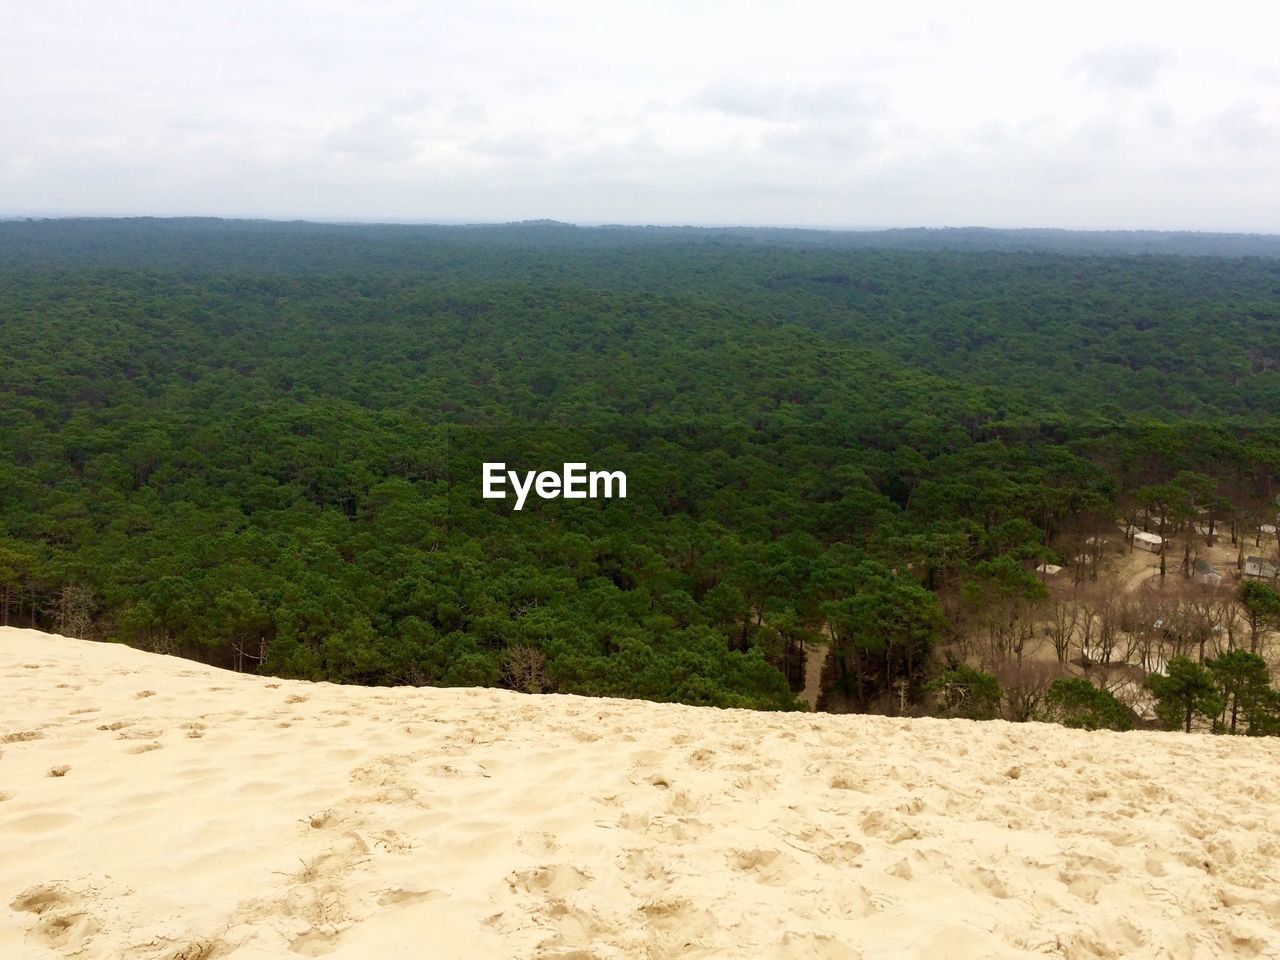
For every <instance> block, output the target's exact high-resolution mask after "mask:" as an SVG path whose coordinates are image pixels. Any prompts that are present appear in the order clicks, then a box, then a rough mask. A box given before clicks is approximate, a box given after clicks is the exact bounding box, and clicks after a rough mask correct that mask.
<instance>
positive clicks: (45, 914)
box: [0, 629, 1280, 960]
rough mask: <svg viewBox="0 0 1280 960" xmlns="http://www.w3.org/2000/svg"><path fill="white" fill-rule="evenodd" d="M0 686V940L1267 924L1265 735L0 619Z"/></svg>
mask: <svg viewBox="0 0 1280 960" xmlns="http://www.w3.org/2000/svg"><path fill="white" fill-rule="evenodd" d="M0 690H3V697H2V698H0V738H3V740H4V742H3V743H0V751H3V755H2V756H0V792H2V793H3V795H4V797H5V799H4V800H3V801H0V958H3V960H19V958H26V957H81V958H86V960H91V958H112V960H115V958H129V960H150V958H173V957H185V958H194V957H203V958H219V960H221V958H227V960H231V958H254V957H258V958H262V957H291V956H299V955H301V956H320V955H328V956H331V957H334V958H362V960H364V958H368V960H379V958H384V957H404V958H451V957H458V958H464V957H465V958H489V957H492V958H509V957H560V958H579V960H587V958H600V960H604V958H610V957H641V958H662V957H741V958H852V957H866V958H873V957H874V958H886V960H889V958H892V960H900V958H909V957H929V958H945V957H955V958H986V957H1043V956H1046V955H1048V956H1065V957H1112V956H1116V957H1152V958H1155V957H1175V958H1176V957H1186V958H1192V957H1194V958H1201V957H1214V956H1241V957H1247V956H1264V957H1276V956H1280V933H1277V932H1276V930H1277V927H1280V883H1278V881H1280V777H1278V776H1277V774H1278V773H1280V743H1278V742H1276V741H1261V740H1255V741H1250V740H1245V739H1243V738H1238V739H1230V740H1229V739H1225V738H1217V739H1214V738H1209V737H1199V736H1195V737H1187V736H1181V735H1166V734H1127V735H1115V734H1085V733H1076V732H1071V731H1067V730H1064V729H1061V728H1057V727H1050V726H1042V725H1036V724H1029V725H1024V726H1014V725H1008V724H1004V723H987V724H974V723H967V722H943V721H929V720H924V721H919V720H918V721H898V720H890V719H885V718H869V717H831V716H818V717H810V716H805V715H794V714H793V715H786V716H784V715H766V714H753V713H747V712H741V711H713V710H697V709H692V708H687V707H678V706H662V705H655V704H648V703H635V702H624V701H616V700H608V701H605V700H588V699H582V698H578V697H556V696H545V697H524V696H518V695H515V694H509V693H503V692H497V691H490V690H432V689H408V688H406V689H361V688H354V687H336V686H330V685H327V684H308V683H298V682H277V681H273V680H270V679H265V678H255V677H245V676H237V675H234V674H230V673H225V672H222V671H218V670H212V669H207V668H204V667H201V666H198V665H196V664H192V663H189V662H186V661H182V660H176V659H170V658H165V657H157V656H153V655H149V654H145V653H140V652H137V651H134V650H130V649H127V648H124V647H119V646H108V645H102V644H91V643H84V642H80V641H76V640H67V639H63V638H59V637H53V636H48V635H45V634H40V633H35V632H31V631H21V630H11V629H5V630H0ZM52 771H61V772H62V775H61V776H51V775H50V773H51V772H52Z"/></svg>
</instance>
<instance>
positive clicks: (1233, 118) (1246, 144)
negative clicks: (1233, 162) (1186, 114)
mask: <svg viewBox="0 0 1280 960" xmlns="http://www.w3.org/2000/svg"><path fill="white" fill-rule="evenodd" d="M1209 128H1210V130H1211V131H1212V132H1213V135H1214V137H1215V138H1216V139H1217V140H1218V141H1219V142H1221V143H1223V144H1225V145H1226V146H1228V147H1233V148H1235V149H1240V150H1257V149H1258V148H1260V147H1265V146H1268V145H1269V144H1271V143H1272V142H1273V141H1274V140H1275V139H1276V130H1275V127H1273V126H1272V125H1271V124H1269V123H1267V122H1266V121H1265V120H1264V119H1263V118H1262V116H1261V110H1259V108H1258V105H1257V104H1256V103H1254V102H1252V101H1247V102H1246V101H1238V102H1236V103H1233V104H1231V106H1229V107H1227V108H1226V109H1225V110H1223V111H1221V112H1220V113H1218V114H1217V115H1216V116H1214V117H1212V118H1210V120H1209Z"/></svg>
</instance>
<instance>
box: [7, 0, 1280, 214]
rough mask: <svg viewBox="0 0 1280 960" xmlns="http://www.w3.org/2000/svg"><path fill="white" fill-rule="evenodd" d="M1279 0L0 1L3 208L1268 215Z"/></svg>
mask: <svg viewBox="0 0 1280 960" xmlns="http://www.w3.org/2000/svg"><path fill="white" fill-rule="evenodd" d="M1278 37H1280V4H1277V3H1274V2H1262V0H1251V2H1239V0H1217V2H1214V3H1207V4H1206V3H1196V4H1189V3H1182V2H1179V0H1165V2H1162V3H1148V2H1134V0H1109V2H1105V3H1103V2H1092V0H1085V2H1078V0H1077V2H1071V3H1065V2H1061V3H1057V4H1052V3H1039V2H1034V0H1020V2H1016V3H1003V2H972V3H967V2H915V3H912V2H904V0H899V2H897V3H885V2H882V3H876V4H870V3H857V2H849V0H845V2H837V3H814V2H805V0H788V2H785V3H783V2H780V0H773V2H752V0H735V2H728V0H725V2H710V0H678V2H671V3H668V2H653V0H647V2H644V3H634V4H624V3H616V4H611V3H608V2H600V0H590V2H581V3H579V2H559V0H538V2H536V3H534V2H529V3H494V2H488V0H468V2H461V3H452V2H407V0H404V2H402V0H358V2H357V0H352V2H347V0H310V2H302V0H200V2H196V0H147V2H142V0H83V2H69V0H0V214H3V215H11V214H21V215H31V214H36V215H66V214H100V215H124V214H154V215H178V214H212V215H220V216H254V217H273V218H294V217H300V218H310V219H337V220H416V221H459V220H463V221H492V220H518V219H525V218H535V217H552V218H556V219H561V220H569V221H574V222H579V223H600V222H622V223H698V224H779V225H809V226H833V227H838V226H850V227H858V226H944V225H953V226H956V225H984V226H1055V227H1075V228H1151V229H1196V230H1238V231H1255V232H1280V45H1278V41H1277V38H1278Z"/></svg>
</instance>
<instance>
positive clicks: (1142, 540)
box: [1133, 530, 1164, 553]
mask: <svg viewBox="0 0 1280 960" xmlns="http://www.w3.org/2000/svg"><path fill="white" fill-rule="evenodd" d="M1133 545H1134V546H1135V547H1137V548H1138V549H1139V550H1146V551H1147V552H1149V553H1159V552H1160V551H1161V550H1163V549H1164V537H1162V536H1160V535H1159V534H1158V533H1147V532H1146V531H1145V530H1137V531H1135V532H1134V534H1133Z"/></svg>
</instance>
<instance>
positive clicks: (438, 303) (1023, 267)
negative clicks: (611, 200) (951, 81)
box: [0, 220, 1280, 722]
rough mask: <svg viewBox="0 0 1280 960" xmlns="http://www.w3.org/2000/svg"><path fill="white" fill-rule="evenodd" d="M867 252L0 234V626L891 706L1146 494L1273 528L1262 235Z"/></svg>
mask: <svg viewBox="0 0 1280 960" xmlns="http://www.w3.org/2000/svg"><path fill="white" fill-rule="evenodd" d="M895 233H898V232H895ZM905 233H910V232H909V231H907V232H905ZM849 236H853V237H857V235H831V236H827V237H823V236H821V235H820V236H819V237H818V238H814V237H813V236H810V235H809V234H807V233H805V232H802V231H801V232H795V233H791V232H788V231H756V232H753V231H696V230H683V229H672V230H665V231H663V230H641V229H626V228H612V229H601V230H595V231H593V230H584V229H578V228H572V227H568V226H565V225H557V224H549V223H539V224H522V225H510V226H505V227H483V228H462V227H458V228H442V227H420V228H417V227H371V226H370V227H366V226H350V227H340V226H321V225H314V224H269V223H247V222H220V221H148V220H138V221H50V222H30V223H24V222H11V223H4V224H0V330H2V331H3V350H2V351H0V601H2V603H0V614H2V615H3V620H4V622H8V623H22V624H26V623H33V624H37V625H42V626H61V627H64V628H65V627H66V625H67V624H68V623H72V622H74V623H75V624H76V626H77V629H79V630H81V631H82V632H84V633H86V634H92V635H94V636H100V637H103V638H107V639H114V640H120V641H124V642H128V643H132V644H136V645H139V646H142V647H144V648H147V649H153V650H162V651H166V652H174V653H181V654H183V655H186V656H192V657H197V658H200V659H203V660H207V661H209V662H212V663H217V664H220V665H224V666H229V667H234V668H236V669H246V670H248V669H256V670H262V671H265V672H270V673H275V674H279V675H283V676H293V677H304V678H314V679H330V680H338V681H346V682H356V683H431V684H449V685H459V684H462V685H470V684H501V685H506V686H511V687H515V688H517V689H530V690H532V689H537V690H544V691H559V692H565V693H585V694H600V695H617V696H633V697H646V698H650V699H655V700H676V701H683V702H687V703H697V704H713V705H719V706H745V707H757V708H770V709H789V708H795V707H797V706H798V704H797V701H796V699H795V696H794V693H793V689H794V687H795V686H796V678H797V676H798V671H799V670H800V667H801V662H802V659H803V645H802V644H803V641H804V640H805V639H808V638H811V637H814V636H816V635H818V634H819V633H824V634H826V635H829V636H830V638H831V642H832V643H833V644H834V646H835V652H836V654H837V657H838V662H839V664H840V678H841V682H842V683H843V684H844V687H845V689H846V692H847V693H848V695H849V696H850V697H851V698H853V699H854V700H855V701H856V704H857V705H858V706H859V707H860V708H863V709H871V708H873V707H875V706H876V705H877V704H879V705H880V706H881V707H884V708H886V709H889V707H885V706H884V705H885V704H889V703H892V702H893V701H894V699H895V698H896V702H897V703H898V704H899V705H901V704H904V703H909V702H916V701H918V700H919V699H920V698H921V697H922V696H923V695H924V693H925V691H926V689H927V687H928V685H929V684H930V681H931V676H932V675H931V673H930V671H931V670H934V672H936V667H937V665H936V663H934V661H935V660H936V657H934V656H933V654H934V651H935V649H936V647H937V646H938V645H939V644H941V643H943V642H945V641H946V639H947V636H948V631H949V630H950V629H951V628H950V626H949V623H948V618H947V616H946V615H945V612H944V606H946V605H945V604H944V603H943V602H942V601H943V600H945V599H946V598H948V597H952V598H955V602H956V603H961V604H971V605H972V604H976V605H982V604H989V603H993V602H995V601H994V600H993V599H992V598H997V597H998V598H1007V597H1010V596H1015V595H1017V596H1022V595H1023V594H1026V593H1027V591H1034V589H1035V586H1034V584H1033V583H1032V584H1030V585H1028V584H1027V583H1026V582H1024V574H1025V571H1026V570H1027V569H1028V567H1029V566H1033V565H1034V564H1035V563H1037V562H1042V561H1052V560H1054V559H1061V550H1062V543H1063V542H1064V540H1065V539H1069V538H1070V537H1074V536H1077V535H1079V536H1084V535H1085V534H1087V533H1088V532H1090V531H1093V530H1097V529H1100V528H1101V527H1102V526H1104V525H1111V526H1114V521H1115V518H1116V517H1117V516H1126V515H1128V514H1127V513H1126V511H1129V510H1131V509H1133V508H1134V507H1135V506H1138V505H1147V504H1151V503H1153V502H1155V501H1154V500H1153V498H1154V497H1157V496H1158V497H1161V498H1163V499H1162V500H1161V503H1165V502H1167V503H1169V504H1173V503H1175V502H1176V503H1178V504H1184V505H1185V506H1186V509H1188V510H1200V511H1202V512H1204V511H1211V512H1212V513H1213V514H1214V515H1215V516H1220V517H1221V518H1222V519H1223V521H1224V522H1226V521H1228V520H1229V519H1230V518H1233V517H1250V518H1255V519H1256V518H1258V517H1264V516H1266V515H1267V513H1268V511H1270V512H1271V513H1274V506H1273V497H1274V494H1275V489H1274V483H1275V474H1276V471H1277V470H1280V431H1277V427H1278V426H1280V423H1277V419H1278V417H1280V259H1278V258H1277V257H1276V256H1275V254H1276V253H1280V250H1272V249H1270V248H1268V246H1267V243H1268V241H1267V239H1266V238H1258V239H1256V240H1255V241H1253V242H1252V243H1249V242H1245V241H1244V240H1241V239H1240V238H1234V239H1232V238H1212V237H1208V238H1199V241H1198V242H1199V243H1200V244H1201V246H1200V247H1197V246H1196V245H1195V244H1194V243H1192V242H1191V240H1194V239H1195V238H1191V240H1189V239H1188V238H1186V237H1183V238H1181V239H1179V238H1170V237H1164V239H1161V238H1160V235H1155V236H1145V237H1144V236H1137V237H1127V238H1126V237H1124V236H1119V237H1112V238H1110V240H1108V241H1107V242H1103V241H1104V240H1106V237H1105V235H1101V236H1102V239H1099V235H1085V236H1083V237H1078V238H1077V245H1076V247H1074V248H1071V246H1070V244H1068V243H1067V242H1066V241H1065V240H1064V239H1063V237H1060V236H1056V235H1054V236H1050V237H1048V238H1047V239H1044V238H1041V239H1039V240H1037V238H1035V237H1028V236H1025V235H1024V236H1021V237H1018V236H1016V235H1005V234H993V235H991V236H990V237H987V238H986V240H987V241H988V242H987V243H986V244H985V246H987V247H991V248H994V249H981V247H982V246H983V239H984V238H983V237H982V236H974V235H971V234H964V235H963V236H953V237H951V238H950V240H951V241H952V242H950V243H948V242H944V241H945V238H938V237H933V238H928V237H921V236H915V237H914V238H907V237H901V236H900V237H896V238H893V237H890V238H882V240H881V242H880V243H879V244H865V243H864V242H863V240H865V238H859V239H857V240H846V241H844V242H841V241H840V240H839V238H840V237H849ZM1067 236H1068V237H1069V236H1071V235H1067ZM927 241H928V242H927ZM1064 244H1065V245H1066V248H1064ZM1125 244H1130V246H1125ZM1117 245H1119V246H1117ZM916 247H920V249H917V248H916ZM935 247H936V248H935ZM1152 249H1155V250H1157V251H1166V250H1167V251H1172V252H1156V253H1153V252H1151V251H1152ZM1206 250H1208V251H1209V252H1211V253H1217V254H1221V255H1197V256H1191V255H1186V254H1187V251H1191V252H1194V253H1204V252H1205V251H1206ZM1099 251H1101V252H1099ZM1117 251H1118V252H1117ZM1126 251H1127V252H1126ZM1241 253H1245V254H1256V253H1264V254H1267V255H1264V256H1257V255H1243V256H1242V255H1238V254H1241ZM499 460H501V461H506V462H508V463H510V464H512V465H513V466H515V465H519V466H521V467H522V468H523V469H535V468H538V469H541V468H551V469H555V468H558V467H559V466H560V464H561V463H562V462H566V461H581V460H585V461H587V462H589V463H591V464H592V465H593V466H600V467H605V468H608V469H610V470H623V471H625V472H626V474H627V477H628V496H627V498H626V499H625V500H618V499H615V500H609V501H575V502H565V501H563V500H558V501H545V502H544V501H531V502H530V504H529V505H528V506H527V507H526V508H525V509H524V510H523V511H522V512H520V513H518V514H516V513H513V512H512V511H511V510H510V508H509V507H504V506H503V505H502V504H501V502H497V503H495V502H493V501H485V500H483V499H481V497H480V474H481V469H480V464H481V463H482V462H485V461H499ZM1170 509H1172V508H1170ZM1027 595H1029V594H1027ZM1073 704H1074V701H1073ZM1063 709H1066V708H1065V707H1064V708H1063ZM1071 709H1072V710H1075V711H1076V712H1079V711H1081V710H1084V709H1085V708H1084V707H1080V706H1075V705H1073V706H1072V707H1071ZM1089 709H1093V708H1092V707H1090V708H1089ZM1081 722H1085V721H1081ZM1088 722H1093V721H1088Z"/></svg>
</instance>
